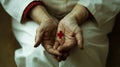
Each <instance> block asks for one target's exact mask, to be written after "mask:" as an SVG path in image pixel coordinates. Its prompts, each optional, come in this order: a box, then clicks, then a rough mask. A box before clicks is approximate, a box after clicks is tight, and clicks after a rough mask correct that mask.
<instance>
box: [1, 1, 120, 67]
mask: <svg viewBox="0 0 120 67" xmlns="http://www.w3.org/2000/svg"><path fill="white" fill-rule="evenodd" d="M32 1H34V0H0V2H1V4H2V6H3V7H4V8H5V10H6V11H7V12H8V13H9V14H10V15H11V16H12V18H13V25H12V26H13V32H14V34H15V37H16V39H17V40H18V42H19V43H20V45H21V48H20V49H18V50H16V51H15V61H16V64H17V67H105V64H106V58H107V54H108V47H109V41H108V38H107V34H108V33H109V32H111V30H112V27H113V25H114V19H115V16H116V14H117V13H118V12H119V10H120V0H41V1H43V2H44V3H45V5H46V6H47V7H46V9H47V10H48V12H49V13H50V14H52V15H53V16H55V17H57V18H63V17H64V16H65V15H66V14H67V13H69V12H70V11H71V10H72V8H73V7H74V5H75V4H81V5H83V6H85V7H86V8H87V9H88V10H89V11H90V12H91V13H92V15H93V16H94V18H95V20H96V21H93V20H88V21H86V22H85V23H84V24H83V25H81V28H82V30H83V38H84V50H80V49H79V48H78V47H76V48H75V49H73V50H72V51H71V54H70V56H69V57H68V58H67V60H65V61H62V62H60V63H58V62H57V61H56V60H55V59H54V58H53V57H52V56H51V55H50V54H48V53H47V52H46V51H45V49H44V48H43V47H42V46H39V47H38V48H34V47H33V46H34V44H35V41H34V39H35V34H36V28H37V27H38V24H36V23H35V22H34V21H27V22H26V23H24V24H21V18H22V14H23V11H24V9H25V8H26V7H27V6H28V4H30V3H31V2H32ZM38 1H39V0H38Z"/></svg>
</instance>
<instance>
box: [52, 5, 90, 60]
mask: <svg viewBox="0 0 120 67" xmlns="http://www.w3.org/2000/svg"><path fill="white" fill-rule="evenodd" d="M87 17H88V11H87V10H86V8H84V7H83V6H81V5H76V6H75V7H74V9H73V10H72V11H71V12H70V13H69V14H68V15H66V16H65V17H64V18H63V19H62V20H61V21H60V23H59V25H58V30H57V38H56V43H55V45H54V49H57V50H59V51H60V52H61V53H62V56H56V59H57V60H59V61H61V60H65V59H66V58H67V57H68V55H69V51H70V50H71V49H72V48H73V47H74V46H76V45H77V46H78V47H80V48H81V49H83V44H82V41H83V38H82V30H81V28H80V26H79V25H80V24H82V23H83V22H84V21H85V20H86V19H87Z"/></svg>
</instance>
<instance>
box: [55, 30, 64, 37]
mask: <svg viewBox="0 0 120 67" xmlns="http://www.w3.org/2000/svg"><path fill="white" fill-rule="evenodd" d="M57 36H58V37H59V38H60V39H61V38H62V37H63V36H64V33H63V32H62V31H60V32H59V33H58V34H57Z"/></svg>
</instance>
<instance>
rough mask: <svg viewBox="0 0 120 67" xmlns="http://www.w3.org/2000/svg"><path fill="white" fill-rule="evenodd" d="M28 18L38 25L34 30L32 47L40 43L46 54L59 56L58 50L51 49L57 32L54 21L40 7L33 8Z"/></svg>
mask: <svg viewBox="0 0 120 67" xmlns="http://www.w3.org/2000/svg"><path fill="white" fill-rule="evenodd" d="M30 16H31V18H32V19H33V20H34V21H36V22H37V23H38V24H40V26H39V27H38V28H37V30H36V37H35V42H36V43H35V45H34V47H38V46H39V45H40V44H41V43H42V46H43V47H44V48H45V49H46V51H47V52H48V53H50V54H52V55H61V53H60V52H59V51H58V50H56V49H54V48H53V45H54V40H55V35H56V30H57V21H56V19H55V18H53V17H51V16H50V15H49V14H48V12H47V11H46V9H45V8H44V7H43V6H41V5H38V6H36V7H34V8H33V9H32V10H31V12H30Z"/></svg>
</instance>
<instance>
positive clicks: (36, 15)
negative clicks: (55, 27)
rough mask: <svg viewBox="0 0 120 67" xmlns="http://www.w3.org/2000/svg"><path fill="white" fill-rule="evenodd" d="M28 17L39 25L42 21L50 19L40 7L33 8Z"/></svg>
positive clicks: (42, 7)
mask: <svg viewBox="0 0 120 67" xmlns="http://www.w3.org/2000/svg"><path fill="white" fill-rule="evenodd" d="M29 16H30V17H31V19H32V20H34V21H36V22H37V23H38V24H40V23H41V22H42V21H45V20H48V19H50V15H49V14H48V12H47V10H46V9H45V8H44V6H42V5H37V6H36V7H34V8H33V9H32V10H31V11H30V13H29Z"/></svg>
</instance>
